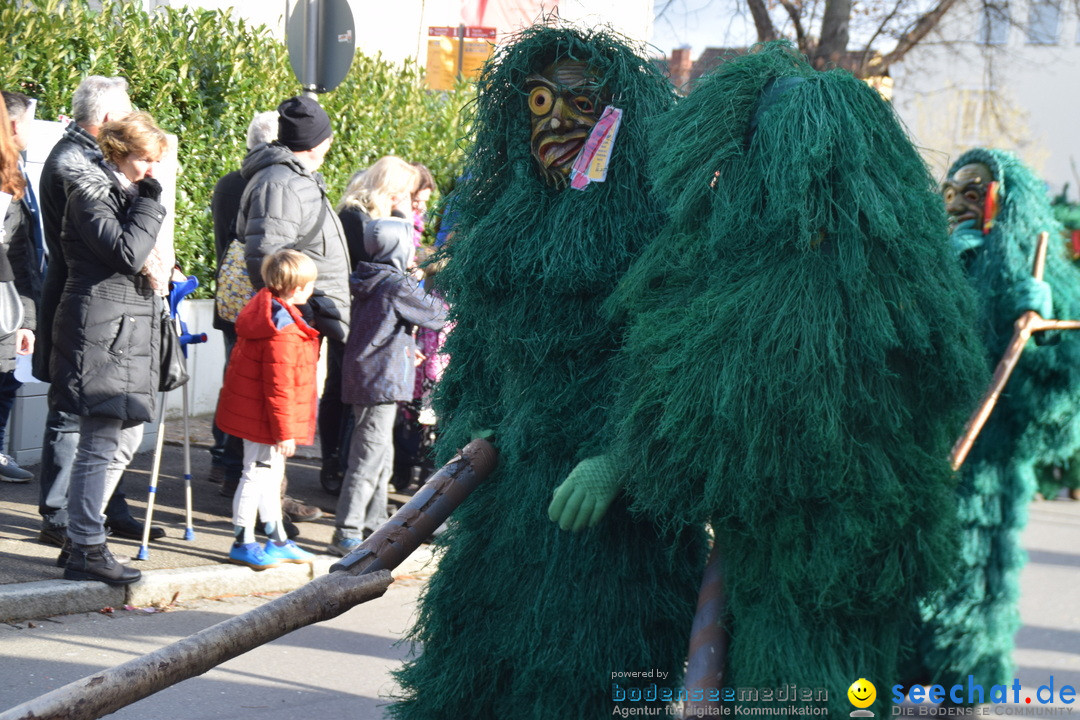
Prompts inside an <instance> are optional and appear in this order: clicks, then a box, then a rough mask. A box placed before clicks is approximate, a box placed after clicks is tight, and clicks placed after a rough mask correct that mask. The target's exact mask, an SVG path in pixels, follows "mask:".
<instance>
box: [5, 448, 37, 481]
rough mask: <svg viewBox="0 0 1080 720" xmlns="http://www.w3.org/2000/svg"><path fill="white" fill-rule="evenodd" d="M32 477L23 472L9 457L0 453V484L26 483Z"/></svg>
mask: <svg viewBox="0 0 1080 720" xmlns="http://www.w3.org/2000/svg"><path fill="white" fill-rule="evenodd" d="M33 477H34V473H32V472H30V471H29V470H23V469H22V468H21V467H19V464H18V463H17V462H15V459H14V458H12V457H11V456H10V455H5V454H4V453H0V482H9V483H27V482H30V481H31V480H32V479H33Z"/></svg>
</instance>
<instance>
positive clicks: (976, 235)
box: [949, 220, 986, 258]
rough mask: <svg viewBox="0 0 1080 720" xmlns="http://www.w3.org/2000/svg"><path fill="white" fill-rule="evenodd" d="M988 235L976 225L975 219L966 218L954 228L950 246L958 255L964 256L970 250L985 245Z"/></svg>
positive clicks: (972, 250) (950, 237) (954, 253)
mask: <svg viewBox="0 0 1080 720" xmlns="http://www.w3.org/2000/svg"><path fill="white" fill-rule="evenodd" d="M984 242H986V236H985V235H983V234H982V230H979V229H977V228H976V227H975V221H974V220H965V221H964V222H962V223H960V224H959V225H957V226H956V228H955V229H953V231H952V234H951V235H950V236H949V247H950V248H951V249H952V251H953V255H955V256H956V257H958V258H959V257H963V256H964V255H965V254H967V253H969V252H974V251H975V250H978V249H979V248H981V247H982V246H983V243H984Z"/></svg>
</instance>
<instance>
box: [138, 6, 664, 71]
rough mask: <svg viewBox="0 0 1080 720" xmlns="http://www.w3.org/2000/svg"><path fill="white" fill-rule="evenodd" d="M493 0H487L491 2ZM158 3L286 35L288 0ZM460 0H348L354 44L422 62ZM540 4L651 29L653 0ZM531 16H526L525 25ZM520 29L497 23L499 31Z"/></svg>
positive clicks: (642, 33) (641, 34)
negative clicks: (431, 36) (431, 33)
mask: <svg viewBox="0 0 1080 720" xmlns="http://www.w3.org/2000/svg"><path fill="white" fill-rule="evenodd" d="M497 1H498V0H489V4H491V5H494V4H495V3H496V2H497ZM159 4H170V5H176V6H180V5H191V6H195V7H202V8H208V9H213V10H217V9H225V8H232V9H233V11H234V12H235V13H236V14H237V15H239V16H240V17H243V18H245V19H249V20H251V21H252V22H255V23H261V24H265V25H266V26H267V27H269V28H270V29H271V30H272V31H273V32H274V34H275V35H276V36H277V37H280V38H284V37H285V17H286V11H287V9H289V10H291V8H292V4H291V3H289V2H288V0H191V1H190V2H185V1H184V0H170V1H169V2H167V3H166V2H159ZM462 4H463V3H462V0H395V1H394V2H381V1H377V0H349V6H350V7H351V8H352V11H353V24H354V26H355V33H356V49H357V51H359V52H363V53H364V54H366V55H376V54H381V55H382V56H383V57H384V58H385V59H387V60H390V61H393V62H402V61H404V60H405V59H407V58H416V59H417V60H418V61H419V63H420V64H421V65H424V64H425V63H426V62H427V40H428V27H429V26H445V25H451V26H456V25H458V24H459V23H461V22H462ZM543 5H544V7H545V8H551V7H554V6H556V5H557V6H558V13H559V16H560V17H562V18H563V19H565V20H568V21H570V22H575V23H581V24H584V25H598V24H610V25H612V26H613V27H614V28H615V29H616V30H618V31H619V32H622V33H623V34H625V35H628V36H630V37H631V38H633V39H635V40H638V41H640V42H645V41H647V40H648V39H649V37H650V35H651V34H652V20H653V0H549V1H547V2H544V3H543ZM534 19H535V18H533V17H529V18H527V20H526V22H525V23H524V24H529V23H531V22H532V21H533V20H534ZM518 29H520V26H518V27H512V28H502V27H500V28H498V30H499V33H500V38H501V37H502V35H503V34H504V33H508V32H514V31H516V30H518Z"/></svg>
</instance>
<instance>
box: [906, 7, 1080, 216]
mask: <svg viewBox="0 0 1080 720" xmlns="http://www.w3.org/2000/svg"><path fill="white" fill-rule="evenodd" d="M1077 7H1078V6H1077V5H1076V4H1075V3H1071V2H1064V1H1063V0H964V2H963V3H962V4H958V5H957V6H956V7H954V8H953V9H952V10H951V11H950V12H949V14H948V15H947V16H946V17H945V19H944V21H943V22H942V24H941V25H940V27H939V28H938V30H937V31H936V32H935V33H934V34H932V35H931V36H930V37H928V38H927V39H926V40H925V41H924V42H923V43H921V44H919V45H918V46H916V48H915V49H913V50H912V51H911V52H910V53H909V54H908V55H907V57H905V59H904V61H903V62H902V63H900V64H898V65H894V66H893V67H892V68H891V72H892V76H893V79H894V94H893V103H894V106H895V108H896V110H897V112H898V113H899V115H900V117H901V118H902V119H903V120H904V122H905V123H906V124H907V126H908V129H909V130H910V131H911V134H912V138H913V139H914V141H915V142H916V144H918V145H919V146H920V147H921V148H922V149H923V152H924V155H925V157H926V159H927V161H928V162H929V163H930V165H931V167H932V168H933V169H934V171H935V172H936V173H937V175H938V177H942V176H943V175H944V173H945V171H946V170H947V168H948V166H949V165H950V164H951V162H952V161H953V160H954V159H955V158H956V157H958V156H959V155H960V154H961V153H963V152H964V151H965V150H968V149H970V148H972V147H975V146H983V147H994V148H1001V149H1005V150H1012V151H1013V152H1015V153H1017V154H1018V155H1019V156H1020V157H1021V158H1022V159H1023V160H1024V161H1025V162H1026V163H1027V164H1028V165H1029V166H1030V167H1031V168H1032V169H1033V170H1034V171H1035V172H1036V173H1037V174H1038V175H1039V176H1041V177H1042V178H1043V179H1044V180H1045V181H1046V183H1047V185H1048V186H1049V189H1050V191H1051V192H1053V193H1055V194H1056V193H1058V192H1060V191H1061V189H1062V187H1063V186H1064V185H1065V184H1066V183H1068V184H1069V186H1070V199H1071V200H1073V201H1075V200H1076V197H1077V193H1078V191H1080V132H1077V126H1078V121H1077V119H1078V118H1080V92H1078V90H1080V76H1078V73H1080V17H1078V15H1080V13H1078V9H1077Z"/></svg>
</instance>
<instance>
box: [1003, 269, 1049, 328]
mask: <svg viewBox="0 0 1080 720" xmlns="http://www.w3.org/2000/svg"><path fill="white" fill-rule="evenodd" d="M1012 294H1013V298H1014V303H1015V306H1016V317H1020V316H1021V315H1023V314H1024V313H1025V312H1027V311H1029V310H1030V311H1032V312H1036V313H1038V314H1039V316H1040V317H1042V318H1044V319H1045V318H1052V317H1053V316H1054V294H1053V292H1052V291H1051V289H1050V284H1049V283H1048V282H1046V281H1045V280H1036V279H1035V278H1033V277H1027V278H1024V279H1023V280H1021V281H1020V282H1018V283H1016V285H1015V286H1013V293H1012Z"/></svg>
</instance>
